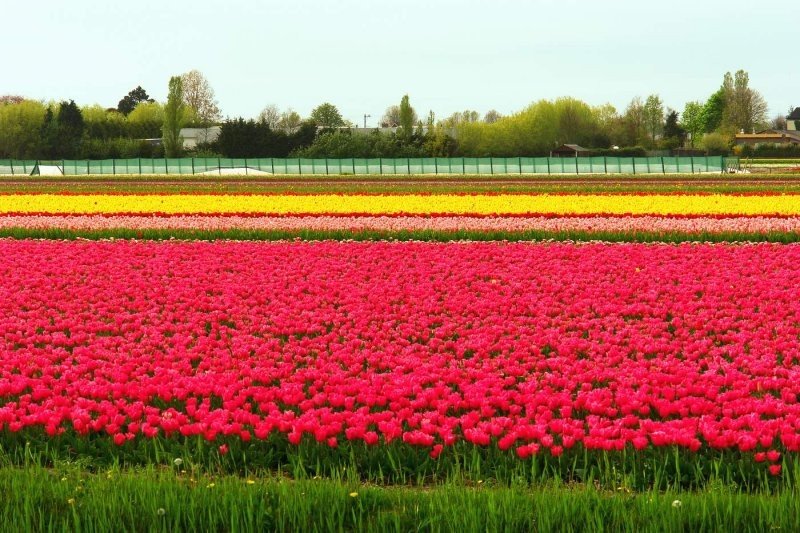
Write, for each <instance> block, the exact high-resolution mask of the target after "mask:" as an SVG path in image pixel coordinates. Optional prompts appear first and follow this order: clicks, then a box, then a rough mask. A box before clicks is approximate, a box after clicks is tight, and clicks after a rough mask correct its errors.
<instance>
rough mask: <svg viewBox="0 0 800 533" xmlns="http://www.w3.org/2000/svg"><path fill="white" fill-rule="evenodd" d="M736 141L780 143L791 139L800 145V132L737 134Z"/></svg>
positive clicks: (772, 131)
mask: <svg viewBox="0 0 800 533" xmlns="http://www.w3.org/2000/svg"><path fill="white" fill-rule="evenodd" d="M735 138H736V139H741V140H744V139H748V140H751V141H752V140H761V141H765V142H768V141H780V140H781V139H785V138H789V139H791V140H792V141H794V142H797V143H800V131H792V130H764V131H759V132H758V133H737V134H736V135H735Z"/></svg>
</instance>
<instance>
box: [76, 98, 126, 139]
mask: <svg viewBox="0 0 800 533" xmlns="http://www.w3.org/2000/svg"><path fill="white" fill-rule="evenodd" d="M81 115H83V123H84V131H85V132H86V136H87V137H89V138H90V139H116V138H120V137H127V135H128V124H127V120H126V119H125V115H123V114H122V113H120V112H118V111H116V110H115V109H106V108H104V107H103V106H100V105H97V104H95V105H90V106H83V107H82V108H81Z"/></svg>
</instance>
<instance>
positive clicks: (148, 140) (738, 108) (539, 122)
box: [0, 70, 785, 159]
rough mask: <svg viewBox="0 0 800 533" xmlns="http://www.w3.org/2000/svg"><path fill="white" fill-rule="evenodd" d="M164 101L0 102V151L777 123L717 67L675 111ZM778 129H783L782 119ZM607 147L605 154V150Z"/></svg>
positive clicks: (710, 143)
mask: <svg viewBox="0 0 800 533" xmlns="http://www.w3.org/2000/svg"><path fill="white" fill-rule="evenodd" d="M168 87H169V92H168V98H167V101H166V102H165V103H160V102H156V101H155V100H154V99H152V98H150V96H149V95H148V94H147V91H145V90H144V89H143V88H142V87H140V86H139V87H136V88H135V89H133V90H131V91H130V92H129V93H128V94H127V95H125V96H123V97H122V98H121V99H120V101H119V102H118V104H117V106H116V107H115V108H104V107H102V106H99V105H89V106H83V107H79V106H78V105H77V104H76V103H75V102H74V101H72V100H69V101H62V102H58V103H44V102H40V101H35V100H30V99H25V98H23V97H19V96H5V97H0V158H13V159H62V158H63V159H109V158H128V157H163V156H167V157H177V156H181V155H185V154H186V151H185V150H184V148H183V139H181V137H180V131H181V129H182V128H184V127H197V128H210V127H211V126H219V127H220V133H219V136H218V138H217V139H216V140H214V141H213V142H211V143H204V144H200V145H199V146H198V147H197V148H196V149H195V150H194V151H193V152H190V153H189V155H197V156H222V157H289V156H291V157H308V158H323V157H359V158H373V157H450V156H466V157H489V156H493V157H513V156H540V155H547V154H548V153H549V152H550V151H551V150H552V149H553V148H555V147H557V146H559V145H561V144H566V143H573V144H579V145H581V146H584V147H586V148H590V149H594V150H596V151H597V153H603V151H604V150H610V149H612V148H613V149H615V150H616V149H617V148H621V149H622V152H619V153H623V152H624V153H634V154H638V153H644V152H645V151H646V150H671V149H675V148H680V147H684V148H697V149H702V150H704V151H706V152H708V153H714V154H717V153H728V152H729V151H731V149H732V141H733V135H734V134H735V133H737V132H739V131H746V132H751V131H756V130H759V129H766V128H768V127H776V128H779V129H780V128H781V127H782V125H781V123H780V120H781V117H777V118H775V119H774V120H772V121H769V120H767V104H766V102H765V101H764V99H763V97H762V96H761V95H760V94H759V93H758V92H757V91H756V90H754V89H753V88H751V87H750V83H749V76H748V74H747V72H745V71H743V70H740V71H738V72H736V73H734V74H731V73H726V74H725V76H724V77H723V80H722V84H721V85H720V87H719V89H718V90H717V91H715V92H714V93H712V94H711V95H709V96H708V98H706V99H705V100H697V101H692V102H688V103H687V104H686V105H685V107H684V108H683V110H682V111H680V112H679V111H677V110H675V109H672V108H670V107H666V106H665V104H664V102H663V101H662V99H661V97H660V96H659V95H658V94H651V95H649V96H647V97H646V98H641V97H636V98H634V99H633V100H631V102H630V103H629V104H628V106H627V107H626V108H625V109H624V110H623V111H622V112H619V111H618V110H617V109H616V108H614V106H612V105H610V104H605V105H600V106H591V105H589V104H587V103H586V102H583V101H581V100H578V99H575V98H570V97H563V98H557V99H555V100H539V101H537V102H534V103H532V104H531V105H529V106H528V107H526V108H525V109H523V110H521V111H519V112H517V113H514V114H511V115H509V116H503V115H501V114H500V113H498V112H497V111H496V110H490V111H489V112H487V113H486V114H484V115H483V116H481V115H480V114H479V113H478V112H477V111H474V110H465V111H462V112H457V113H454V114H452V115H451V116H449V117H446V118H444V119H440V120H437V119H436V116H435V114H434V113H433V111H430V112H428V114H427V115H424V117H422V118H421V117H420V116H419V115H418V113H417V111H416V110H415V109H414V108H413V107H412V105H411V102H410V98H409V96H408V95H404V96H403V97H402V99H401V100H400V102H399V104H397V105H392V106H389V107H388V108H387V109H386V111H385V113H384V115H383V116H382V117H381V119H380V124H381V126H382V128H381V129H380V130H378V129H376V131H375V132H373V133H371V134H363V133H357V132H355V131H354V130H355V124H352V123H350V122H349V121H347V120H345V119H344V118H343V117H342V115H341V113H340V112H339V110H338V109H337V107H336V106H335V105H333V104H331V103H329V102H325V103H323V104H320V105H319V106H317V107H316V108H315V109H314V110H313V111H312V112H311V114H310V115H309V116H308V117H305V118H303V117H301V116H300V115H299V114H298V113H297V112H296V111H294V110H292V109H286V110H284V111H280V110H279V109H278V108H277V107H276V106H274V105H269V106H266V107H265V108H264V109H263V110H262V111H261V113H260V114H259V115H258V117H257V118H255V119H245V118H243V117H236V118H227V119H225V120H223V119H222V114H221V111H220V108H219V104H218V102H217V100H216V99H215V96H214V91H213V89H212V88H211V85H210V84H209V82H208V80H207V79H206V78H205V77H204V76H203V74H202V73H200V72H199V71H197V70H193V71H190V72H187V73H185V74H182V75H180V76H174V77H172V78H171V79H170V80H169V84H168ZM783 127H785V126H783ZM609 153H611V152H609Z"/></svg>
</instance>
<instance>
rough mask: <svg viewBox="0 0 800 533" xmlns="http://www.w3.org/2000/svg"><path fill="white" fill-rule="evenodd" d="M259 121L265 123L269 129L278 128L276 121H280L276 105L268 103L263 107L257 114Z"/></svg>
mask: <svg viewBox="0 0 800 533" xmlns="http://www.w3.org/2000/svg"><path fill="white" fill-rule="evenodd" d="M258 120H259V122H263V123H265V124H266V125H267V126H269V129H271V130H277V129H278V123H279V122H280V121H281V112H280V111H278V106H276V105H274V104H270V105H268V106H267V107H265V108H264V109H263V110H262V111H261V113H259V115H258Z"/></svg>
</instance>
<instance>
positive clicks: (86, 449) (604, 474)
mask: <svg viewBox="0 0 800 533" xmlns="http://www.w3.org/2000/svg"><path fill="white" fill-rule="evenodd" d="M223 443H224V444H225V445H226V446H227V448H228V450H227V452H226V453H224V454H223V453H221V452H220V445H221V444H223ZM778 449H779V450H780V447H778ZM176 458H180V460H181V461H182V462H183V465H184V466H183V468H185V469H189V470H191V471H192V472H197V473H207V474H213V475H240V476H249V475H254V474H255V475H274V474H280V475H288V476H290V477H292V478H293V479H312V478H315V477H324V478H329V479H339V480H348V481H350V482H353V483H369V484H374V485H380V486H392V485H403V486H418V487H419V486H431V485H437V484H442V483H461V484H464V483H466V484H475V483H478V481H483V482H490V483H491V484H493V485H497V486H512V485H525V486H541V485H546V484H548V483H552V482H559V483H579V484H586V485H592V486H597V487H598V488H602V489H605V490H615V489H618V488H620V487H622V488H624V489H625V490H631V491H650V490H659V491H670V490H704V489H706V488H708V487H710V486H716V485H720V484H722V485H725V486H727V487H732V488H735V489H736V490H738V491H742V492H748V493H756V492H763V493H766V492H777V491H780V490H792V489H796V488H798V487H800V461H797V460H796V458H795V456H794V454H782V457H781V461H782V463H781V466H782V472H781V474H780V475H779V476H773V475H770V474H769V472H768V466H769V464H768V463H766V462H762V463H757V462H756V461H755V459H754V457H753V454H752V453H741V452H738V451H735V450H714V449H710V448H706V449H702V450H700V451H699V452H691V451H689V450H686V449H680V448H673V447H663V448H655V447H650V448H647V449H645V450H641V451H636V450H634V449H633V448H632V447H628V448H626V449H624V450H621V451H608V452H607V451H602V450H586V449H584V448H582V447H581V446H580V445H578V446H576V447H574V448H572V449H569V450H565V451H564V453H563V455H560V456H558V457H553V456H552V455H550V453H549V452H547V451H546V450H543V451H541V452H540V453H539V454H537V455H534V456H532V457H529V458H526V459H520V458H519V457H518V456H517V454H516V453H515V451H514V449H513V448H512V449H509V450H501V449H499V448H498V446H497V445H496V444H491V445H489V446H485V447H483V446H476V445H473V444H470V443H468V442H466V441H461V442H459V443H457V444H455V445H453V446H447V447H445V448H444V449H443V451H442V453H441V455H439V457H437V458H436V459H433V458H431V457H430V449H429V448H427V447H419V446H412V445H409V444H405V443H403V442H400V441H393V442H390V443H386V442H381V444H380V445H377V446H368V445H366V444H364V443H363V442H361V441H354V442H350V441H347V440H346V439H344V438H341V439H340V442H339V443H338V445H337V446H336V447H330V446H328V445H327V444H324V443H322V444H320V443H317V442H316V441H315V440H314V439H313V438H312V437H310V436H306V437H305V438H304V440H303V441H301V443H300V444H299V445H292V444H290V443H289V442H288V439H287V437H286V436H285V435H283V434H277V433H273V434H271V435H269V436H268V437H267V438H266V439H264V440H260V439H253V440H251V441H250V442H243V441H242V440H241V439H239V438H238V437H237V438H224V437H219V438H217V439H215V440H214V441H213V442H209V441H206V440H205V439H204V438H203V437H201V436H192V437H183V436H180V435H173V436H170V437H164V436H160V437H155V438H145V437H141V436H140V437H138V438H135V439H133V440H132V441H128V442H126V443H124V444H123V445H122V446H117V445H115V444H114V443H113V442H112V439H111V438H110V437H109V436H108V435H102V434H90V435H86V436H78V435H75V434H74V433H73V432H72V431H67V432H66V433H65V434H63V435H60V436H52V437H50V436H47V435H45V434H44V432H43V431H41V430H32V429H31V430H26V431H24V432H23V433H9V432H7V431H6V432H4V433H0V467H37V468H53V467H56V466H57V465H59V464H76V465H80V466H81V468H83V469H84V470H85V471H87V472H95V473H97V472H102V471H104V470H106V469H108V468H115V467H124V468H143V467H154V468H156V467H157V468H165V469H171V468H173V466H174V465H173V462H174V460H175V459H176Z"/></svg>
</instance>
